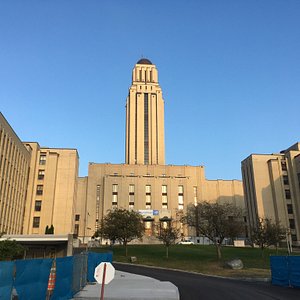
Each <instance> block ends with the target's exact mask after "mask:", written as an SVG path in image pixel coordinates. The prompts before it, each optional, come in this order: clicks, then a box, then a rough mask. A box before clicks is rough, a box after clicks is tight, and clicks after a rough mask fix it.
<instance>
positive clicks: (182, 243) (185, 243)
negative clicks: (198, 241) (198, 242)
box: [178, 240, 194, 245]
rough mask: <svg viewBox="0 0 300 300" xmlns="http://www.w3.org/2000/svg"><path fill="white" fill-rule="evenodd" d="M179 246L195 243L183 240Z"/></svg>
mask: <svg viewBox="0 0 300 300" xmlns="http://www.w3.org/2000/svg"><path fill="white" fill-rule="evenodd" d="M178 244H179V245H194V242H192V241H191V240H182V241H180V242H179V243H178Z"/></svg>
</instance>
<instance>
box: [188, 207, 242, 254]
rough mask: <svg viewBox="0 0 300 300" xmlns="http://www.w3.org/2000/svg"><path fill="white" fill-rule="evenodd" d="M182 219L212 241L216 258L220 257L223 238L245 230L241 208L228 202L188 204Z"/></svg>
mask: <svg viewBox="0 0 300 300" xmlns="http://www.w3.org/2000/svg"><path fill="white" fill-rule="evenodd" d="M184 220H185V222H186V223H187V224H188V225H189V226H192V227H194V228H195V230H196V232H197V233H199V234H200V235H203V236H205V237H207V238H208V239H210V240H211V241H212V242H213V243H214V245H215V246H216V250H217V256H218V259H221V257H222V253H221V248H222V242H223V241H224V239H225V238H236V237H238V236H240V235H241V234H242V233H244V230H245V223H244V221H243V211H242V209H240V208H238V207H236V206H235V205H233V204H230V203H224V204H219V203H209V202H201V203H197V205H189V206H188V208H187V214H186V216H185V218H184Z"/></svg>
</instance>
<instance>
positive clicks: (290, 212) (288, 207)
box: [287, 204, 293, 214]
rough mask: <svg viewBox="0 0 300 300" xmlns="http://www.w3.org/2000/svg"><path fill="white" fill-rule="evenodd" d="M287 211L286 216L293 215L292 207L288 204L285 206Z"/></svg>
mask: <svg viewBox="0 0 300 300" xmlns="http://www.w3.org/2000/svg"><path fill="white" fill-rule="evenodd" d="M287 211H288V214H292V213H293V205H292V204H288V205H287Z"/></svg>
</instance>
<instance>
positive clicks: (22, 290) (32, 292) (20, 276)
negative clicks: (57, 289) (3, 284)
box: [14, 259, 53, 300]
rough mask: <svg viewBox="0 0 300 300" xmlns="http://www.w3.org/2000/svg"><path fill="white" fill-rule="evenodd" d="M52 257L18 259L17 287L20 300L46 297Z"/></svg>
mask: <svg viewBox="0 0 300 300" xmlns="http://www.w3.org/2000/svg"><path fill="white" fill-rule="evenodd" d="M52 261H53V260H52V259H30V260H17V261H16V279H15V284H14V286H15V288H16V290H17V293H18V295H19V298H18V299H19V300H23V299H24V300H28V299H30V300H40V299H45V297H46V293H47V287H48V279H49V274H50V269H51V266H52Z"/></svg>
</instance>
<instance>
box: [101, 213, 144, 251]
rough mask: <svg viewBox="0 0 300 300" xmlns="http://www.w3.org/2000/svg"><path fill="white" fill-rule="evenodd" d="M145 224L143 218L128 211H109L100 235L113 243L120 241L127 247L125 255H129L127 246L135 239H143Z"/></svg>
mask: <svg viewBox="0 0 300 300" xmlns="http://www.w3.org/2000/svg"><path fill="white" fill-rule="evenodd" d="M143 233H144V223H143V219H142V216H141V215H140V214H139V213H137V212H135V211H129V210H126V209H121V208H118V209H113V210H109V212H108V214H107V215H106V216H105V217H104V219H103V222H102V224H101V228H100V229H99V231H98V235H100V236H103V237H104V238H107V239H110V240H111V241H113V242H114V241H119V242H120V243H122V244H123V245H124V246H125V255H126V256H127V255H128V249H127V245H128V243H129V242H131V241H132V240H134V239H139V238H142V236H143Z"/></svg>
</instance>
